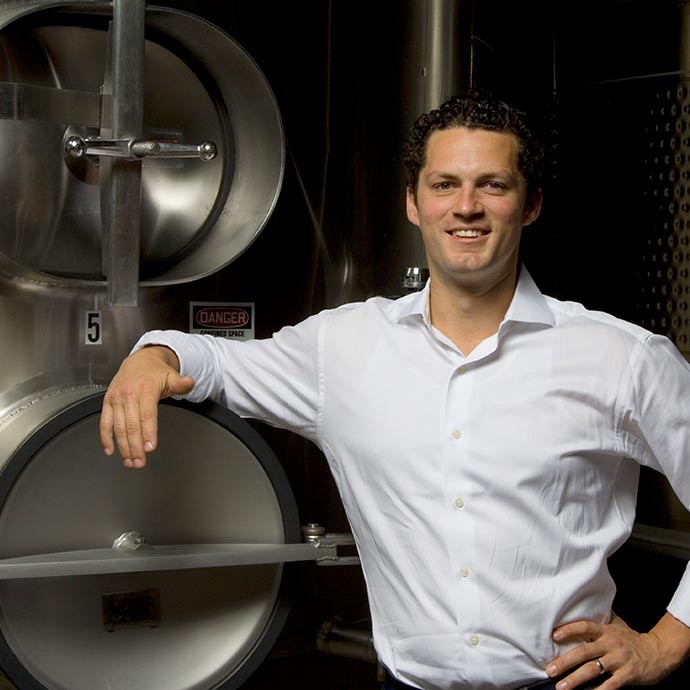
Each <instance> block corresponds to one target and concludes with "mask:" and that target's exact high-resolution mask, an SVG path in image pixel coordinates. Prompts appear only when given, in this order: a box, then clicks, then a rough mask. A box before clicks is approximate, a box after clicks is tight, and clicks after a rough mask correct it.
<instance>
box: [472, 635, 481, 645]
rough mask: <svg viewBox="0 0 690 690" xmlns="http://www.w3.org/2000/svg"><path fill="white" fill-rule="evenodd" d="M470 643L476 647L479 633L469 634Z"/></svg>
mask: <svg viewBox="0 0 690 690" xmlns="http://www.w3.org/2000/svg"><path fill="white" fill-rule="evenodd" d="M470 644H471V645H472V646H473V647H476V646H477V645H478V644H479V635H471V636H470Z"/></svg>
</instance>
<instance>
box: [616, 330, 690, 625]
mask: <svg viewBox="0 0 690 690" xmlns="http://www.w3.org/2000/svg"><path fill="white" fill-rule="evenodd" d="M632 374H633V375H632V405H631V408H630V410H629V416H628V417H627V419H626V420H625V424H624V427H623V429H624V431H625V433H626V435H627V441H628V442H627V444H626V445H627V446H628V448H631V449H632V450H633V452H634V454H633V457H635V458H636V459H637V460H638V461H640V462H641V463H642V464H644V465H647V466H649V467H653V468H654V469H656V470H658V471H659V472H662V473H663V474H664V475H665V476H666V478H667V479H668V481H669V483H670V485H671V486H672V488H673V490H674V492H675V493H676V495H677V496H678V498H679V499H680V501H681V502H682V503H683V505H684V506H685V507H686V508H687V509H688V510H690V404H689V403H690V365H689V364H688V362H687V361H686V360H685V358H684V357H683V356H682V355H681V354H680V352H678V350H677V349H676V348H675V347H674V345H673V344H672V343H671V341H670V340H668V339H667V338H665V337H663V336H657V335H650V336H649V337H648V338H647V339H646V340H645V341H644V342H643V343H641V346H640V348H639V353H638V356H637V358H636V359H635V361H634V364H633V372H632ZM668 610H669V612H670V613H672V614H673V615H674V616H675V617H676V618H678V619H679V620H681V621H682V622H683V623H685V624H686V625H688V626H690V567H688V568H687V569H686V571H685V574H684V576H683V577H682V579H681V582H680V584H679V586H678V588H677V590H676V592H675V595H674V596H673V599H672V601H671V603H670V604H669V606H668Z"/></svg>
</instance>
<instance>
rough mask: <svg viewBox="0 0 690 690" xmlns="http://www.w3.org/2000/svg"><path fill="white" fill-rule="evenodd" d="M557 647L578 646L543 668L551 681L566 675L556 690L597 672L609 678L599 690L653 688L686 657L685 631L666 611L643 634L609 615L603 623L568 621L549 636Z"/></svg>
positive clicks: (689, 649)
mask: <svg viewBox="0 0 690 690" xmlns="http://www.w3.org/2000/svg"><path fill="white" fill-rule="evenodd" d="M553 639H554V640H555V641H556V642H557V643H573V642H577V641H581V644H579V645H577V646H576V647H573V648H572V649H570V650H569V651H568V652H566V653H565V654H563V655H562V656H559V657H558V658H556V659H554V660H553V661H552V662H551V663H550V664H549V665H548V666H547V668H546V672H547V673H548V675H549V676H550V677H551V678H557V677H559V676H561V675H563V674H564V673H568V672H570V673H568V675H566V676H565V677H564V678H563V679H562V680H561V681H560V682H559V683H558V684H557V685H556V688H557V690H573V689H574V688H576V687H578V686H580V685H582V684H583V683H586V682H587V681H591V680H593V679H594V678H596V677H597V676H599V675H600V674H602V673H608V674H610V677H609V678H608V679H607V680H606V681H605V682H604V683H602V684H601V686H600V690H618V689H619V688H623V687H625V686H626V685H653V684H654V683H658V682H659V681H660V680H661V679H662V678H664V677H665V676H667V675H668V674H669V673H670V672H671V671H673V669H675V668H677V667H678V666H680V665H681V664H682V663H683V662H684V661H685V660H686V659H687V658H688V657H690V627H688V626H687V625H685V624H684V623H683V622H681V621H680V620H678V619H677V618H675V617H674V616H673V615H671V614H670V613H666V614H665V615H664V616H663V618H662V619H661V620H660V621H659V622H658V623H657V624H656V625H655V626H654V627H653V628H652V629H651V630H650V631H649V632H647V633H638V632H636V631H635V630H633V629H632V628H630V627H629V626H628V625H627V624H626V623H625V621H623V620H622V619H621V618H619V617H618V616H617V615H616V614H615V613H614V614H613V615H612V617H611V620H610V621H609V623H607V624H603V625H601V624H598V623H594V622H592V621H584V620H583V621H574V622H572V623H567V624H566V625H561V626H560V627H558V628H556V630H554V632H553Z"/></svg>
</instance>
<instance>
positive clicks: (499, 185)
mask: <svg viewBox="0 0 690 690" xmlns="http://www.w3.org/2000/svg"><path fill="white" fill-rule="evenodd" d="M484 187H486V188H487V189H489V190H490V191H492V192H503V191H505V190H506V186H505V185H504V184H503V182H497V181H496V180H489V181H488V182H485V183H484Z"/></svg>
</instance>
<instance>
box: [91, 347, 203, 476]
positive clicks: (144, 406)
mask: <svg viewBox="0 0 690 690" xmlns="http://www.w3.org/2000/svg"><path fill="white" fill-rule="evenodd" d="M193 387H194V379H192V377H191V376H181V375H180V363H179V361H178V359H177V355H176V354H175V353H174V352H173V351H172V350H171V349H169V348H167V347H164V346H147V347H143V348H142V349H140V350H137V351H136V352H134V353H133V354H131V355H130V356H129V357H127V358H126V359H125V360H124V361H123V362H122V365H121V366H120V369H119V370H118V372H117V374H116V375H115V377H114V378H113V380H112V382H111V383H110V386H109V387H108V390H107V392H106V394H105V398H104V400H103V410H102V412H101V421H100V436H101V444H102V446H103V451H104V452H105V454H106V455H113V454H114V452H115V446H116V445H117V449H118V450H119V452H120V455H121V456H122V460H123V463H124V465H125V467H129V468H136V469H139V468H142V467H144V466H145V465H146V454H147V453H150V452H152V451H154V450H155V449H156V446H157V445H158V402H159V401H160V400H161V399H162V398H167V397H169V396H171V395H184V394H186V393H189V391H191V390H192V388H193Z"/></svg>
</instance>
